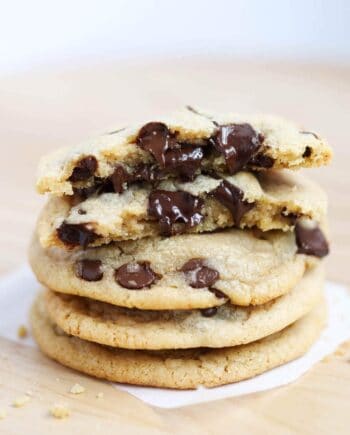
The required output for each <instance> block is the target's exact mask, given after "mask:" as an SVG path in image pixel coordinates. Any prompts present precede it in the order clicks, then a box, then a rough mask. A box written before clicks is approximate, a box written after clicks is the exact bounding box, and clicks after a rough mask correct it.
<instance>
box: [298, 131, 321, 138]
mask: <svg viewBox="0 0 350 435" xmlns="http://www.w3.org/2000/svg"><path fill="white" fill-rule="evenodd" d="M299 133H301V134H311V135H312V136H313V137H314V138H315V139H318V140H320V138H319V137H318V136H317V134H316V133H313V132H312V131H299Z"/></svg>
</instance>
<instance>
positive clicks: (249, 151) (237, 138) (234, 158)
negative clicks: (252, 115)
mask: <svg viewBox="0 0 350 435" xmlns="http://www.w3.org/2000/svg"><path fill="white" fill-rule="evenodd" d="M262 140H263V138H262V136H260V135H259V134H258V133H257V132H256V131H255V130H254V129H253V128H252V126H251V125H250V124H227V125H222V126H220V127H219V128H218V129H217V131H216V133H215V134H214V136H213V137H212V138H211V139H210V141H211V143H212V144H213V146H214V147H215V148H216V149H217V151H219V152H220V153H221V154H222V155H223V156H224V158H225V161H226V164H227V167H228V169H229V171H230V173H231V174H235V173H236V172H238V171H239V170H240V169H242V168H243V167H244V166H245V165H246V164H247V163H248V161H249V160H250V159H251V158H252V156H253V155H254V154H255V153H256V151H257V150H258V149H259V147H260V145H261V142H262Z"/></svg>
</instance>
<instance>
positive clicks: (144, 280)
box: [115, 261, 160, 290]
mask: <svg viewBox="0 0 350 435" xmlns="http://www.w3.org/2000/svg"><path fill="white" fill-rule="evenodd" d="M157 278H160V275H158V274H156V273H155V272H154V271H153V270H152V269H151V267H150V263H149V262H148V261H143V262H138V263H126V264H123V266H120V267H119V268H118V269H116V271H115V279H116V281H117V282H118V284H120V285H121V286H122V287H125V288H127V289H129V290H138V289H141V288H144V287H149V286H150V285H151V284H153V283H154V281H155V280H156V279H157Z"/></svg>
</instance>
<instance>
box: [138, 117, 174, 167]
mask: <svg viewBox="0 0 350 435" xmlns="http://www.w3.org/2000/svg"><path fill="white" fill-rule="evenodd" d="M136 143H137V144H138V145H139V146H140V147H141V148H142V149H143V150H145V151H148V152H150V153H151V154H152V156H153V157H154V158H155V159H156V161H157V162H158V164H159V165H160V166H161V167H165V153H166V152H167V150H168V149H169V148H173V147H174V146H175V145H176V141H175V137H174V135H172V134H171V133H170V131H169V129H168V127H167V126H166V125H165V124H163V123H162V122H149V123H148V124H146V125H144V126H143V127H142V128H141V130H140V131H139V134H138V136H137V139H136Z"/></svg>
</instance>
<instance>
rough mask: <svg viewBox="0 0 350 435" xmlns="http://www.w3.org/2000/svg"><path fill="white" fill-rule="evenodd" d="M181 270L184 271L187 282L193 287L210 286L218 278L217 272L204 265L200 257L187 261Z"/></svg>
mask: <svg viewBox="0 0 350 435" xmlns="http://www.w3.org/2000/svg"><path fill="white" fill-rule="evenodd" d="M181 271H182V272H184V273H185V276H186V280H187V282H188V284H189V285H190V286H191V287H193V288H203V287H211V286H212V285H213V284H214V283H215V282H216V281H217V280H218V279H219V272H218V271H217V270H215V269H212V268H210V267H207V266H205V265H204V260H203V259H202V258H192V260H189V261H187V263H185V264H184V265H183V266H182V268H181Z"/></svg>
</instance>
